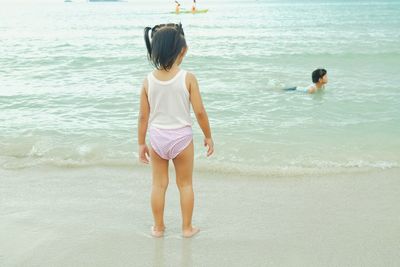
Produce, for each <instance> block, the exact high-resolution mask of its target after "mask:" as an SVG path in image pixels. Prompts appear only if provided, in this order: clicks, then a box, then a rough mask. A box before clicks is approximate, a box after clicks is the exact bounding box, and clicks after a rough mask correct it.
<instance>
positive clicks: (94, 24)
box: [0, 0, 400, 176]
mask: <svg viewBox="0 0 400 267" xmlns="http://www.w3.org/2000/svg"><path fill="white" fill-rule="evenodd" d="M170 2H171V3H169V2H167V1H161V0H159V1H157V0H152V1H144V0H142V1H130V2H116V3H90V2H84V1H79V2H78V1H73V2H72V3H64V2H63V1H46V2H43V3H41V2H37V3H34V2H29V1H25V2H19V3H11V2H2V3H1V7H0V121H1V124H0V125H1V127H0V163H1V167H2V168H21V167H29V166H34V165H42V164H45V165H46V164H47V165H49V164H50V165H56V166H64V167H67V166H87V165H94V166H97V165H99V166H100V165H107V166H108V165H111V166H114V165H115V166H139V163H138V152H137V117H138V110H139V94H140V90H141V85H142V82H143V79H144V78H145V76H146V74H147V73H149V72H150V71H152V67H151V65H150V64H149V62H148V61H147V58H146V49H145V44H144V41H143V28H144V27H146V26H153V25H155V24H159V23H168V22H176V23H178V22H182V24H183V28H184V31H185V35H186V39H187V43H188V46H189V50H188V53H187V56H186V58H185V59H184V62H183V64H182V68H184V69H187V70H189V71H191V72H193V73H194V74H195V75H196V76H197V78H198V81H199V84H200V90H201V92H202V97H203V101H204V104H205V107H206V109H207V112H208V115H209V118H210V123H211V127H212V133H213V138H214V141H215V155H213V156H212V157H211V158H206V157H205V148H204V147H203V143H202V138H203V137H202V133H201V130H200V128H199V127H198V125H197V124H196V123H194V132H195V158H196V169H197V170H202V171H208V172H221V173H227V174H229V173H232V172H235V173H243V174H244V175H251V174H254V175H259V176H268V175H277V174H284V175H287V174H307V173H325V172H331V171H337V170H341V171H358V170H362V171H365V170H368V169H371V168H372V169H376V168H378V169H385V168H399V167H400V89H399V86H400V75H399V73H400V31H399V29H400V1H345V0H324V1H317V0H300V1H290V0H283V1H267V0H265V1H261V0H260V1H198V2H199V3H198V5H197V7H198V8H200V9H203V8H208V9H209V11H208V13H203V14H194V15H193V14H179V15H176V14H173V13H171V11H174V3H173V1H170ZM182 6H183V8H186V9H189V8H190V3H189V2H187V3H183V4H182ZM316 68H325V69H327V71H328V76H329V83H328V84H327V86H326V89H325V90H324V91H323V92H322V93H317V94H314V95H308V94H305V93H300V92H286V91H283V90H282V89H283V88H285V87H289V86H307V85H309V84H310V83H311V72H312V71H313V70H314V69H316ZM193 119H194V122H195V118H194V117H193Z"/></svg>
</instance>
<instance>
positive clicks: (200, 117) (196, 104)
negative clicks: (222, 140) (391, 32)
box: [187, 73, 214, 157]
mask: <svg viewBox="0 0 400 267" xmlns="http://www.w3.org/2000/svg"><path fill="white" fill-rule="evenodd" d="M187 83H188V85H189V86H188V89H189V94H190V102H191V103H192V107H193V112H194V114H195V115H196V119H197V122H198V123H199V126H200V128H201V130H202V131H203V134H204V146H207V147H208V150H207V157H208V156H210V155H211V154H212V153H213V152H214V142H213V140H212V137H211V128H210V123H209V121H208V116H207V112H206V109H205V108H204V105H203V101H202V99H201V95H200V89H199V84H198V83H197V79H196V77H195V76H194V75H193V74H192V73H188V74H187Z"/></svg>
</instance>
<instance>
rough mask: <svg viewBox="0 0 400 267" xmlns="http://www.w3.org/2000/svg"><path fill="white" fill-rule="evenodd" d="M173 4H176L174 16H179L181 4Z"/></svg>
mask: <svg viewBox="0 0 400 267" xmlns="http://www.w3.org/2000/svg"><path fill="white" fill-rule="evenodd" d="M175 4H176V6H175V13H176V14H179V12H180V9H181V4H180V3H179V2H178V1H175Z"/></svg>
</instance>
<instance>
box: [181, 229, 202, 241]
mask: <svg viewBox="0 0 400 267" xmlns="http://www.w3.org/2000/svg"><path fill="white" fill-rule="evenodd" d="M198 232H200V229H199V228H197V227H194V226H192V227H191V228H190V229H188V230H183V237H186V238H190V237H192V236H194V235H195V234H197V233H198Z"/></svg>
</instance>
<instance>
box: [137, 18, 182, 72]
mask: <svg viewBox="0 0 400 267" xmlns="http://www.w3.org/2000/svg"><path fill="white" fill-rule="evenodd" d="M149 32H151V40H150V37H149ZM144 41H145V43H146V47H147V52H148V54H147V55H148V58H149V60H150V62H151V63H152V64H153V65H154V67H156V68H157V69H159V70H166V71H168V70H170V69H171V68H172V66H173V65H174V63H175V61H176V60H179V61H178V62H177V63H178V65H179V64H180V63H181V62H182V59H183V57H184V56H185V54H186V51H187V45H186V40H185V34H184V32H183V28H182V24H180V23H179V24H174V23H170V24H160V25H156V26H154V27H153V28H150V27H146V28H145V29H144Z"/></svg>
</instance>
